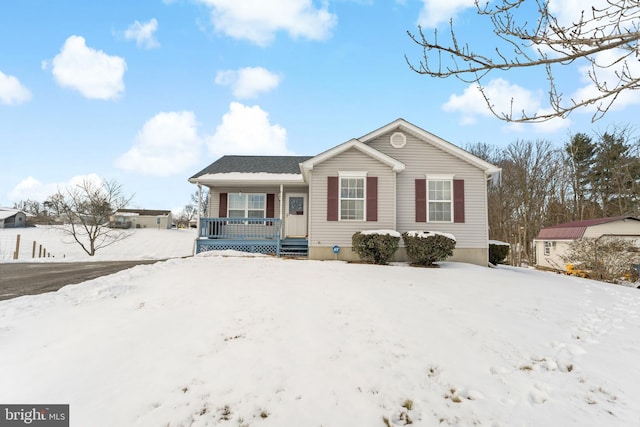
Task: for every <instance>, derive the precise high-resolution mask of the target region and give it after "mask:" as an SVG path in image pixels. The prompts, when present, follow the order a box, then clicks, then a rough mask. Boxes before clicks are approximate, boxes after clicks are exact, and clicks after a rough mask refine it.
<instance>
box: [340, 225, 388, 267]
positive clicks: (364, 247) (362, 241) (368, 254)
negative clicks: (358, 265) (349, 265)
mask: <svg viewBox="0 0 640 427" xmlns="http://www.w3.org/2000/svg"><path fill="white" fill-rule="evenodd" d="M351 243H352V245H353V250H354V251H356V253H357V254H358V256H359V257H360V259H362V260H363V261H369V262H373V263H375V264H388V263H389V260H390V259H391V258H392V257H393V254H395V253H396V251H397V250H398V245H399V244H400V233H398V232H397V231H395V230H366V231H359V232H357V233H355V234H354V235H353V236H352V237H351Z"/></svg>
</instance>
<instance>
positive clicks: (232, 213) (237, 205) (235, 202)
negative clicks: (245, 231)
mask: <svg viewBox="0 0 640 427" xmlns="http://www.w3.org/2000/svg"><path fill="white" fill-rule="evenodd" d="M265 207H266V195H265V194H251V193H249V194H245V193H229V214H228V216H229V218H265Z"/></svg>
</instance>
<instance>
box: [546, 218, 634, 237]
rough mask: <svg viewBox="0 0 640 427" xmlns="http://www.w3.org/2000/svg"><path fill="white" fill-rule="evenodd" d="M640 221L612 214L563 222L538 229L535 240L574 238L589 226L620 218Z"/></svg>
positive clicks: (581, 235)
mask: <svg viewBox="0 0 640 427" xmlns="http://www.w3.org/2000/svg"><path fill="white" fill-rule="evenodd" d="M627 219H628V220H632V221H640V219H638V218H635V217H632V216H612V217H608V218H595V219H587V220H583V221H572V222H565V223H562V224H556V225H552V226H550V227H545V228H543V229H542V230H540V233H538V237H536V240H575V239H580V238H582V237H583V236H584V232H585V231H586V230H587V228H589V227H593V226H595V225H601V224H608V223H610V222H615V221H622V220H627Z"/></svg>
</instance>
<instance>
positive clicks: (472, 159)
mask: <svg viewBox="0 0 640 427" xmlns="http://www.w3.org/2000/svg"><path fill="white" fill-rule="evenodd" d="M398 128H400V129H402V130H404V131H406V132H409V133H411V134H413V135H415V136H416V137H418V138H420V139H422V140H425V141H427V142H429V143H430V144H432V145H434V146H436V147H438V148H439V149H441V150H442V151H445V152H447V153H449V154H451V155H453V156H455V157H458V158H459V159H461V160H464V161H465V162H467V163H471V164H472V165H474V166H476V167H478V168H480V169H481V170H483V171H484V172H485V174H487V175H489V176H493V175H496V176H498V175H499V174H500V172H501V171H502V169H500V168H499V167H497V166H494V165H492V164H491V163H489V162H486V161H484V160H482V159H481V158H479V157H477V156H474V155H473V154H471V153H469V152H468V151H466V150H463V149H462V148H460V147H458V146H456V145H454V144H452V143H450V142H448V141H445V140H444V139H442V138H440V137H438V136H436V135H434V134H432V133H431V132H427V131H426V130H424V129H422V128H420V127H418V126H416V125H414V124H413V123H409V122H408V121H406V120H405V119H402V118H399V119H396V120H394V121H393V122H391V123H389V124H386V125H384V126H382V127H381V128H379V129H376V130H374V131H373V132H369V133H368V134H366V135H364V136H361V137H360V138H358V140H359V141H362V142H363V143H365V144H366V143H367V142H369V141H371V140H373V139H375V138H377V137H379V136H381V135H384V134H386V133H388V132H391V131H393V130H395V129H398Z"/></svg>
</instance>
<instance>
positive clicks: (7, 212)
mask: <svg viewBox="0 0 640 427" xmlns="http://www.w3.org/2000/svg"><path fill="white" fill-rule="evenodd" d="M17 213H24V212H22V211H21V210H18V209H11V208H0V219H7V218H11V217H12V216H14V215H15V214H17Z"/></svg>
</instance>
